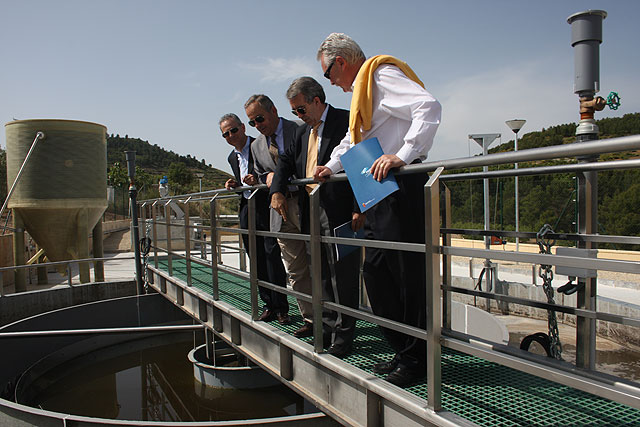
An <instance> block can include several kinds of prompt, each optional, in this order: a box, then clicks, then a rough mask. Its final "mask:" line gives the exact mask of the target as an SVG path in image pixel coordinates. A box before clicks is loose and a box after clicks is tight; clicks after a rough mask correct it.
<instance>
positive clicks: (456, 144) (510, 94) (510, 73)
mask: <svg viewBox="0 0 640 427" xmlns="http://www.w3.org/2000/svg"><path fill="white" fill-rule="evenodd" d="M549 64H555V65H554V66H549ZM567 69H571V68H570V65H569V67H564V66H558V63H557V62H554V61H553V60H551V61H550V60H549V58H545V59H544V61H542V60H540V61H532V62H527V63H521V64H519V65H518V66H517V67H506V68H502V69H497V70H492V71H491V72H485V73H481V74H476V75H469V76H467V77H464V78H462V79H458V80H456V81H453V82H451V83H448V84H447V85H446V86H445V87H444V88H439V89H438V93H442V94H446V95H445V96H444V97H441V98H440V102H441V103H442V106H443V112H442V124H441V125H440V128H439V129H438V133H437V136H436V141H435V143H434V147H433V149H432V150H431V152H430V153H429V159H430V160H440V159H448V158H456V157H466V156H467V155H468V153H469V148H468V147H469V146H468V135H469V134H472V133H501V134H502V142H506V141H509V140H510V139H513V136H514V135H513V133H512V132H511V130H510V129H509V128H508V127H507V126H506V124H505V120H509V119H514V118H522V119H526V120H527V123H526V124H525V127H524V128H523V130H522V132H521V133H520V136H522V135H523V134H524V133H526V132H528V131H534V130H540V129H541V128H542V127H548V126H550V125H555V124H561V123H568V122H572V121H577V120H579V117H578V99H577V96H576V95H574V94H573V81H572V75H571V74H569V73H567V72H566V70H567ZM498 142H499V141H496V143H495V144H497V143H498ZM470 151H471V154H472V155H473V154H477V153H479V152H481V149H480V147H479V146H478V145H477V144H475V143H473V142H471V149H470Z"/></svg>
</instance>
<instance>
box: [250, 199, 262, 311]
mask: <svg viewBox="0 0 640 427" xmlns="http://www.w3.org/2000/svg"><path fill="white" fill-rule="evenodd" d="M258 191H260V190H254V191H253V192H252V193H251V195H250V196H249V282H250V284H251V319H253V320H258V258H257V253H258V251H257V250H256V198H255V195H256V194H257V192H258Z"/></svg>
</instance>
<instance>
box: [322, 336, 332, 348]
mask: <svg viewBox="0 0 640 427" xmlns="http://www.w3.org/2000/svg"><path fill="white" fill-rule="evenodd" d="M331 341H332V336H331V332H329V333H323V334H322V347H323V348H329V347H331V344H332V343H331Z"/></svg>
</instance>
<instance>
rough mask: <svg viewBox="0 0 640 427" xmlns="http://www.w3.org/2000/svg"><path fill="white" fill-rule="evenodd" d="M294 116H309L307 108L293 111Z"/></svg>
mask: <svg viewBox="0 0 640 427" xmlns="http://www.w3.org/2000/svg"><path fill="white" fill-rule="evenodd" d="M291 112H292V113H293V115H294V116H300V115H302V114H307V109H306V108H305V107H296V108H294V109H293V110H291Z"/></svg>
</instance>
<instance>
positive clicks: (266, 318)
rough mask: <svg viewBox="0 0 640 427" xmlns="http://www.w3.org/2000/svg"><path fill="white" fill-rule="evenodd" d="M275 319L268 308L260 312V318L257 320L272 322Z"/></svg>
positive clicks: (274, 315)
mask: <svg viewBox="0 0 640 427" xmlns="http://www.w3.org/2000/svg"><path fill="white" fill-rule="evenodd" d="M276 319H277V317H276V314H275V313H274V312H273V311H271V310H269V309H268V308H267V309H265V310H264V311H263V312H262V314H261V315H260V317H258V320H259V321H261V322H272V321H274V320H276Z"/></svg>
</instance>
